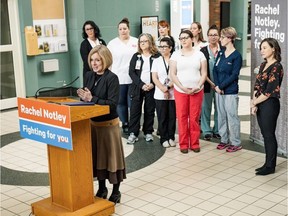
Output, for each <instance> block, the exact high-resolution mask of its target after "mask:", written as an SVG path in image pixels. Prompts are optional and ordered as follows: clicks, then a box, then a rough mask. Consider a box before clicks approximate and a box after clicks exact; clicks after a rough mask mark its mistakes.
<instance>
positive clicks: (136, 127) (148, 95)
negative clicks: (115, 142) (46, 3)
mask: <svg viewBox="0 0 288 216" xmlns="http://www.w3.org/2000/svg"><path fill="white" fill-rule="evenodd" d="M159 56H160V54H159V52H158V49H157V47H156V45H155V41H154V39H153V37H152V35H151V34H148V33H143V34H141V35H140V36H139V38H138V52H136V53H135V54H134V55H133V56H132V58H131V61H130V66H129V75H130V77H131V79H132V84H131V86H130V89H129V93H130V96H131V108H130V122H129V134H130V135H129V137H128V141H127V144H134V143H135V142H136V141H138V135H139V131H140V118H141V114H142V104H143V101H144V122H143V127H142V131H143V133H144V137H145V139H146V142H152V141H153V136H152V133H153V131H154V129H153V124H154V112H155V100H154V97H153V96H154V91H155V88H154V83H153V80H152V74H151V67H152V63H153V61H154V60H155V59H156V58H158V57H159Z"/></svg>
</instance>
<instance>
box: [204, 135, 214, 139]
mask: <svg viewBox="0 0 288 216" xmlns="http://www.w3.org/2000/svg"><path fill="white" fill-rule="evenodd" d="M211 139H212V135H211V134H205V135H204V140H207V141H210V140H211Z"/></svg>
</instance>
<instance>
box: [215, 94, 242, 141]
mask: <svg viewBox="0 0 288 216" xmlns="http://www.w3.org/2000/svg"><path fill="white" fill-rule="evenodd" d="M238 103H239V97H238V94H232V95H220V94H216V105H217V110H218V127H219V135H220V136H221V142H222V143H229V141H230V142H231V144H232V145H234V146H239V145H241V139H240V119H239V116H238Z"/></svg>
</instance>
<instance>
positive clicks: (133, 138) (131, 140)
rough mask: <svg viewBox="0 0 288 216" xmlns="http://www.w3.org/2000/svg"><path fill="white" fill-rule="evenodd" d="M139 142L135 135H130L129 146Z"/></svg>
mask: <svg viewBox="0 0 288 216" xmlns="http://www.w3.org/2000/svg"><path fill="white" fill-rule="evenodd" d="M137 141H138V137H136V136H135V135H134V133H130V135H129V137H128V140H127V144H134V143H135V142H137Z"/></svg>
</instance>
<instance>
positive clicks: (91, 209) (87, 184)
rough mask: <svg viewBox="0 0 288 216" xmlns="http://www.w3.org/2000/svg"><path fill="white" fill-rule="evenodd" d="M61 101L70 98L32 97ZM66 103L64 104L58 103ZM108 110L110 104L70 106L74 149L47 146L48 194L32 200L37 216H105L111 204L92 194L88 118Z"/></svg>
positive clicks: (112, 204)
mask: <svg viewBox="0 0 288 216" xmlns="http://www.w3.org/2000/svg"><path fill="white" fill-rule="evenodd" d="M29 100H36V101H42V102H43V101H44V102H48V101H49V103H51V101H52V102H54V103H62V102H69V101H73V100H72V99H69V98H59V97H57V98H51V97H49V98H38V99H35V98H31V99H29ZM58 106H65V105H58ZM107 113H109V106H100V105H92V106H70V118H71V131H72V142H73V150H72V151H71V150H67V149H63V148H59V147H55V146H52V145H47V148H48V160H49V180H50V190H51V197H50V198H47V199H43V200H41V201H38V202H35V203H32V204H31V206H32V213H33V214H34V215H36V216H52V215H53V216H64V215H65V216H88V215H89V216H90V215H99V216H106V215H111V214H113V213H114V212H115V209H114V203H112V202H110V201H108V200H105V199H101V198H97V197H94V189H93V174H92V173H93V168H92V153H91V152H92V146H91V126H90V118H92V117H95V116H100V115H104V114H107Z"/></svg>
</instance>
